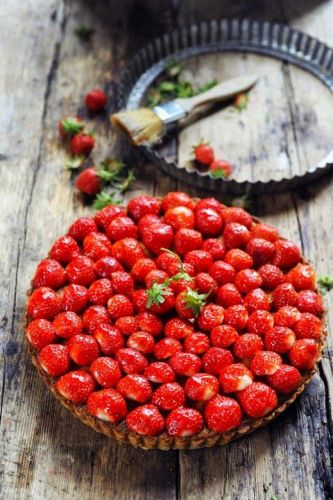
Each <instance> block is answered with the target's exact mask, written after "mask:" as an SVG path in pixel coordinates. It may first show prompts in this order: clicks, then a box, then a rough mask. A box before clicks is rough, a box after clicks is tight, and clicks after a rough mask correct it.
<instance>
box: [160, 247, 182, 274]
mask: <svg viewBox="0 0 333 500" xmlns="http://www.w3.org/2000/svg"><path fill="white" fill-rule="evenodd" d="M155 263H156V265H157V267H158V269H161V270H162V271H165V272H167V271H168V268H169V266H170V265H171V264H173V263H177V264H179V258H178V257H177V255H176V254H173V253H170V252H162V253H161V254H160V255H159V256H158V257H157V258H156V259H155Z"/></svg>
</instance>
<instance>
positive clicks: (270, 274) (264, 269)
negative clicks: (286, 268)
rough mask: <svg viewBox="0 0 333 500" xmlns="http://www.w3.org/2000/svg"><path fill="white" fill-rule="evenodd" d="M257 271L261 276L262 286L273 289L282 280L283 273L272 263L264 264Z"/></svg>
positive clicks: (280, 283)
mask: <svg viewBox="0 0 333 500" xmlns="http://www.w3.org/2000/svg"><path fill="white" fill-rule="evenodd" d="M258 273H259V274H260V276H261V277H262V286H263V287H264V288H268V289H270V290H273V289H274V288H277V287H278V286H279V285H282V283H283V282H284V274H283V272H282V271H281V269H280V268H278V267H277V266H273V264H264V265H263V266H261V267H260V268H259V269H258Z"/></svg>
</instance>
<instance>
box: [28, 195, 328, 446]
mask: <svg viewBox="0 0 333 500" xmlns="http://www.w3.org/2000/svg"><path fill="white" fill-rule="evenodd" d="M323 314H324V306H323V301H322V298H321V296H320V295H319V294H318V293H317V291H316V277H315V273H314V270H313V269H312V267H311V266H310V265H308V264H307V263H305V262H304V260H303V258H302V256H301V252H300V250H299V248H298V247H297V246H296V245H295V244H294V243H293V242H291V241H288V240H286V239H283V238H282V237H281V236H280V235H279V232H278V230H277V229H275V228H274V227H272V226H269V225H267V224H264V223H261V222H260V221H259V220H257V219H255V218H253V217H251V215H250V214H248V213H247V212H246V211H245V210H243V209H241V208H235V207H226V206H224V205H223V204H222V203H221V202H219V201H218V200H216V199H215V198H206V199H200V200H198V199H193V198H190V197H189V196H188V195H187V194H186V193H182V192H172V193H168V194H167V195H166V196H165V197H164V198H163V199H157V198H154V197H151V196H145V195H143V196H138V197H137V198H134V199H132V200H131V201H130V202H129V203H128V206H127V208H122V207H119V206H107V207H105V208H104V209H102V210H101V211H100V212H98V213H97V214H96V215H95V216H94V217H92V218H87V217H83V218H80V219H78V220H77V221H75V222H74V223H73V224H72V226H71V227H70V228H69V230H68V232H67V233H66V234H65V235H64V236H62V237H61V238H59V239H58V240H57V241H56V242H55V243H54V244H53V246H52V247H51V249H50V252H49V255H48V257H47V258H46V259H44V260H42V261H41V262H40V264H39V265H38V266H37V269H36V272H35V275H34V278H33V280H32V289H31V292H30V294H29V299H28V304H27V328H26V332H27V338H28V341H29V346H30V353H31V356H32V360H33V363H34V364H35V366H36V367H37V368H38V371H39V373H40V374H41V375H42V377H43V378H44V380H45V381H46V383H47V385H48V386H49V388H50V389H51V390H52V392H53V393H54V394H55V395H56V397H57V398H58V399H59V400H60V401H61V402H62V404H63V405H64V406H66V407H67V408H68V409H69V410H70V411H71V412H72V413H73V414H74V415H76V416H77V417H78V418H79V419H80V420H82V421H83V422H84V423H85V424H87V425H89V426H90V427H92V428H94V429H95V430H96V431H99V432H102V433H104V434H106V435H108V436H110V437H113V438H115V439H117V440H118V441H122V442H126V443H130V444H132V445H134V446H141V447H144V448H159V449H165V450H166V449H173V448H199V447H203V446H213V445H215V444H226V443H228V442H230V441H232V440H234V439H237V438H239V437H241V436H243V435H245V434H248V433H250V432H252V431H254V430H255V429H257V428H258V427H261V426H263V425H266V424H267V423H268V422H269V421H271V420H272V419H274V418H276V417H277V416H278V415H279V414H281V413H282V412H283V411H284V410H285V409H286V408H287V407H288V406H289V405H290V404H291V403H292V402H293V401H294V400H295V399H296V397H297V396H298V395H299V394H300V393H301V392H302V391H303V389H304V387H305V385H306V384H307V383H308V382H309V381H310V379H311V377H312V376H313V374H314V373H315V368H316V363H317V362H318V360H319V359H320V356H321V351H322V348H323V344H324V338H325V325H324V320H323Z"/></svg>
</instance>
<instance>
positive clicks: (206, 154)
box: [193, 142, 214, 165]
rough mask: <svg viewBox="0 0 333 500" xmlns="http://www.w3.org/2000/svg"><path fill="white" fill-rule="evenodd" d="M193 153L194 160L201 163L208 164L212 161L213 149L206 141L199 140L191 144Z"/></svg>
mask: <svg viewBox="0 0 333 500" xmlns="http://www.w3.org/2000/svg"><path fill="white" fill-rule="evenodd" d="M193 153H194V157H195V159H196V161H198V162H199V163H202V165H210V164H211V163H212V162H213V161H214V151H213V148H212V147H211V146H210V145H209V144H208V143H205V142H201V143H199V144H198V145H196V146H193Z"/></svg>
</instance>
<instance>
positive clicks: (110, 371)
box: [89, 356, 121, 387]
mask: <svg viewBox="0 0 333 500" xmlns="http://www.w3.org/2000/svg"><path fill="white" fill-rule="evenodd" d="M89 370H90V373H91V374H92V375H93V377H94V379H95V380H96V382H97V383H98V384H99V385H101V386H102V387H116V385H117V384H118V382H119V380H120V379H121V371H120V366H119V363H118V361H116V360H115V359H112V358H108V357H106V356H103V357H102V358H97V359H95V361H93V362H92V364H91V365H90V368H89Z"/></svg>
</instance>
